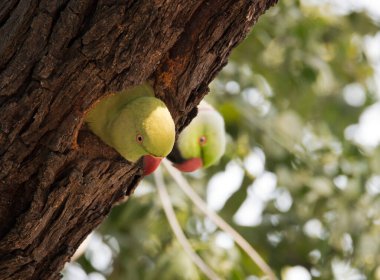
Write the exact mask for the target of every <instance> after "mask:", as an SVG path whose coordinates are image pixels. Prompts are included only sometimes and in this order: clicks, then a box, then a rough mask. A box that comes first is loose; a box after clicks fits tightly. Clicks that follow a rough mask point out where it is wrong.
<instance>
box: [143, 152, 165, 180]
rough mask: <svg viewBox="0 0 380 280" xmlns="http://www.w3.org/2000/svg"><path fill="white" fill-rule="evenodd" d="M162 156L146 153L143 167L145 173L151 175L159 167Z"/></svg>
mask: <svg viewBox="0 0 380 280" xmlns="http://www.w3.org/2000/svg"><path fill="white" fill-rule="evenodd" d="M161 160H162V158H160V157H154V156H151V155H146V156H144V157H143V169H144V175H145V176H146V175H149V174H151V173H153V172H154V171H155V170H156V169H157V167H158V166H159V165H160V163H161Z"/></svg>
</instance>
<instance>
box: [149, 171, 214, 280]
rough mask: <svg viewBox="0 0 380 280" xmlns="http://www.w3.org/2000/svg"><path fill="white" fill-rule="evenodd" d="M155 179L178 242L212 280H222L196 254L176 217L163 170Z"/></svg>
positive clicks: (157, 172) (158, 172)
mask: <svg viewBox="0 0 380 280" xmlns="http://www.w3.org/2000/svg"><path fill="white" fill-rule="evenodd" d="M154 179H155V182H156V185H157V189H158V194H159V196H160V199H161V202H162V206H163V208H164V212H165V215H166V217H167V219H168V222H169V225H170V227H171V228H172V230H173V232H174V234H175V236H176V237H177V239H178V242H179V243H180V244H181V246H182V247H183V249H184V250H185V252H186V253H187V254H188V255H189V256H190V258H191V260H192V261H193V263H194V264H195V265H196V266H197V267H198V268H199V269H200V270H201V271H202V272H203V273H204V274H205V275H206V276H207V277H208V278H209V279H211V280H221V279H220V278H219V276H218V275H216V273H215V272H214V271H213V270H212V269H211V268H210V267H209V266H208V265H207V264H206V263H205V262H204V261H203V260H202V259H201V258H200V257H199V256H198V255H197V254H196V253H195V252H194V250H193V248H192V247H191V245H190V243H189V241H188V240H187V238H186V236H185V234H184V233H183V231H182V229H181V226H180V225H179V223H178V220H177V217H176V216H175V213H174V210H173V206H172V203H171V201H170V197H169V194H168V192H167V190H166V187H165V182H164V179H163V176H162V172H161V168H158V170H156V172H155V173H154Z"/></svg>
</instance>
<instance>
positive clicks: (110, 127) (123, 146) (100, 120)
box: [85, 85, 175, 162]
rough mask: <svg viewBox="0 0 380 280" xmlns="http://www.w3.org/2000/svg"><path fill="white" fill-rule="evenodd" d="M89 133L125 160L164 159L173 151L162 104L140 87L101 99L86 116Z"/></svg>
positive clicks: (170, 125) (169, 123) (171, 131)
mask: <svg viewBox="0 0 380 280" xmlns="http://www.w3.org/2000/svg"><path fill="white" fill-rule="evenodd" d="M85 121H86V122H87V123H88V125H89V127H90V129H91V130H92V131H93V132H94V133H95V134H96V135H97V136H99V137H100V138H101V139H102V140H103V141H104V142H105V143H106V144H108V145H109V146H111V147H113V148H114V149H115V150H116V151H118V152H119V153H120V155H122V156H123V157H124V158H125V159H127V160H129V161H131V162H135V161H137V160H138V159H139V158H140V157H141V156H144V155H150V156H154V157H160V158H161V157H165V156H166V155H167V154H169V153H170V151H171V150H172V148H173V145H174V140H175V125H174V121H173V119H172V117H171V115H170V112H169V110H168V109H167V107H166V106H165V104H164V103H163V102H162V101H161V100H159V99H158V98H156V97H154V94H153V90H152V88H151V87H149V86H147V85H141V86H137V87H134V88H132V89H131V90H127V91H123V92H119V93H115V94H112V95H109V96H107V97H105V98H103V99H101V100H100V101H99V102H98V103H96V104H95V105H94V107H93V108H92V109H91V110H90V111H89V112H88V113H87V115H86V118H85Z"/></svg>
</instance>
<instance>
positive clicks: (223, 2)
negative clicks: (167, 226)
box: [0, 0, 277, 279]
mask: <svg viewBox="0 0 380 280" xmlns="http://www.w3.org/2000/svg"><path fill="white" fill-rule="evenodd" d="M276 1H277V0H251V1H249V0H213V1H207V0H171V1H165V0H144V1H143V0H139V1H136V0H134V1H133V0H129V1H127V0H125V1H117V0H80V1H79V0H4V1H0V279H56V278H59V272H60V270H61V269H62V267H63V265H64V263H65V262H67V261H68V260H69V259H70V256H71V255H72V254H73V253H74V251H75V249H76V248H77V247H78V245H79V244H80V243H81V241H82V240H83V239H84V238H85V237H86V235H87V234H88V233H90V232H91V231H92V230H93V229H94V228H95V227H96V226H98V225H99V223H100V222H101V221H102V220H103V219H104V217H105V216H106V215H107V214H108V212H109V211H110V209H111V207H112V205H113V204H114V203H115V202H117V201H118V200H120V199H122V198H123V197H125V196H128V195H130V194H131V193H132V192H133V190H134V188H135V187H136V185H137V184H138V182H139V180H140V179H141V177H142V173H141V169H140V165H141V162H138V163H136V164H130V163H128V162H126V161H125V160H123V159H122V158H121V157H120V156H118V154H117V153H116V152H115V151H114V150H113V149H111V148H109V147H108V146H106V145H105V144H103V143H102V142H101V141H100V140H98V138H97V137H95V136H94V135H92V134H91V133H90V132H89V131H88V130H86V128H85V127H84V126H83V123H82V120H83V114H84V112H85V111H86V109H88V108H89V106H91V104H92V103H93V102H94V101H96V100H97V99H99V98H100V97H102V96H104V95H105V94H106V93H107V92H111V91H119V90H122V89H125V88H127V87H129V86H131V85H136V84H140V83H141V82H143V81H146V80H150V81H152V83H153V84H154V88H155V93H156V95H157V96H158V97H159V98H161V99H162V100H164V101H165V102H166V104H167V106H168V108H169V110H170V111H171V113H172V115H173V118H174V120H175V122H176V128H177V132H178V131H180V130H181V129H182V128H183V127H184V126H185V125H186V124H187V123H188V122H189V121H190V120H191V119H192V118H193V117H194V115H195V114H196V109H195V106H196V105H197V104H198V103H199V102H200V100H201V99H202V98H203V97H204V95H205V94H206V93H207V91H208V84H209V83H210V81H211V80H212V79H213V78H214V76H215V75H216V73H217V72H218V71H219V70H220V69H221V67H222V66H223V65H225V63H226V61H227V57H228V55H229V53H230V51H231V49H232V48H233V47H234V46H236V44H237V43H239V42H240V41H241V40H242V39H243V38H244V37H245V36H246V34H247V32H248V31H249V29H250V27H251V26H252V25H253V24H254V22H255V21H256V20H257V18H258V17H259V16H260V15H261V14H262V13H264V11H265V10H266V9H268V8H269V7H270V6H271V5H273V4H274V3H275V2H276Z"/></svg>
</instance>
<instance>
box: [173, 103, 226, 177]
mask: <svg viewBox="0 0 380 280" xmlns="http://www.w3.org/2000/svg"><path fill="white" fill-rule="evenodd" d="M225 148H226V133H225V129H224V120H223V117H222V116H221V115H220V114H219V113H218V112H217V111H216V110H215V109H214V108H213V107H212V106H211V105H209V104H208V103H206V102H205V101H202V102H201V103H200V105H199V107H198V115H197V116H196V117H195V118H194V119H193V120H192V122H191V123H190V124H189V125H188V126H187V127H186V128H185V129H184V130H183V131H182V132H181V134H180V135H179V137H178V140H177V142H176V145H175V147H174V149H173V151H172V152H171V153H170V154H169V156H168V158H169V159H170V160H171V161H172V162H173V163H174V166H175V167H176V168H177V169H179V170H181V171H183V172H192V171H195V170H197V169H199V168H201V167H203V168H207V167H209V166H211V165H213V164H215V163H216V162H217V161H218V160H219V159H220V158H221V157H222V155H223V154H224V151H225Z"/></svg>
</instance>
